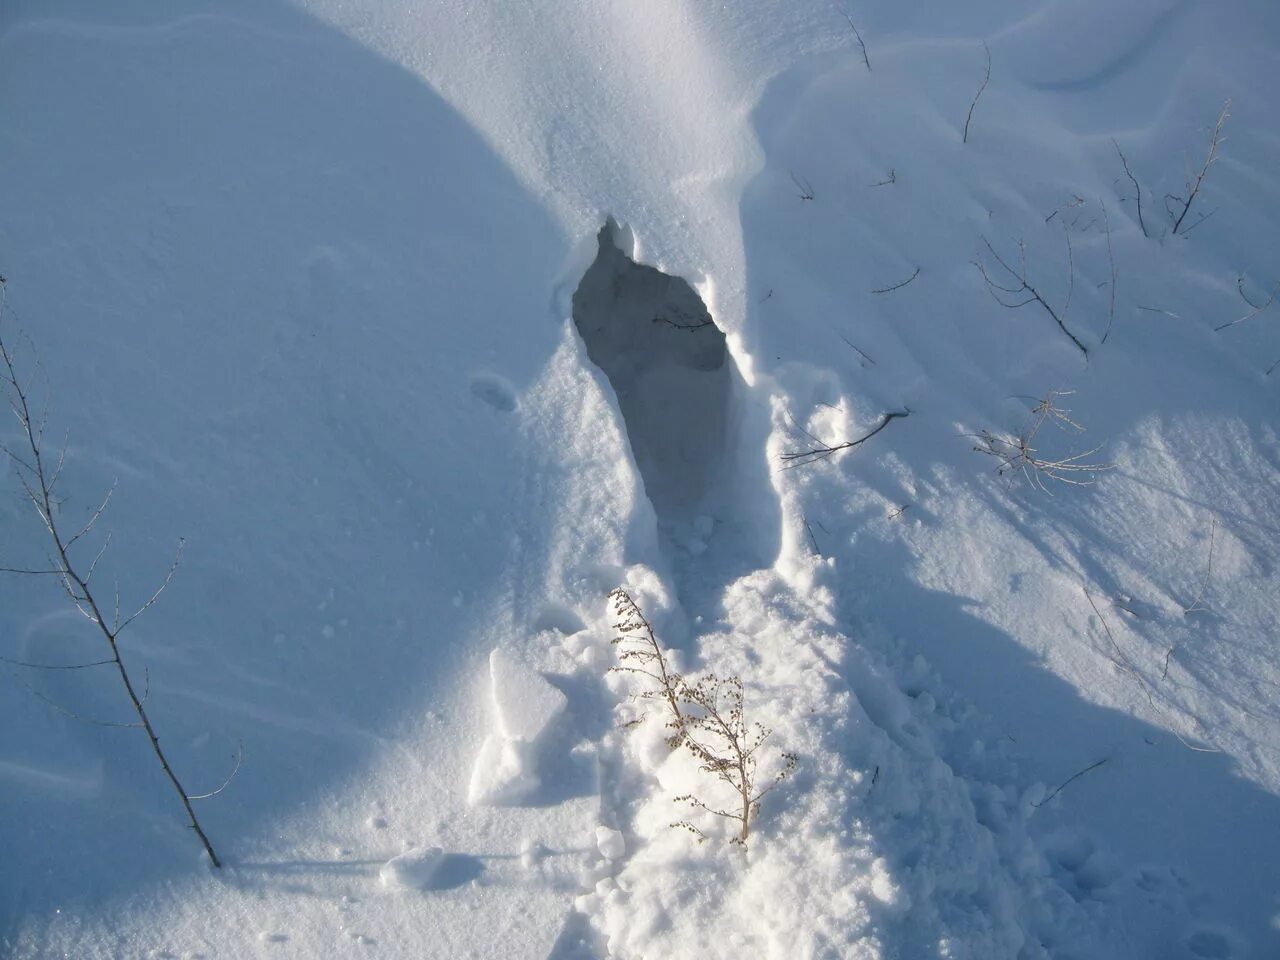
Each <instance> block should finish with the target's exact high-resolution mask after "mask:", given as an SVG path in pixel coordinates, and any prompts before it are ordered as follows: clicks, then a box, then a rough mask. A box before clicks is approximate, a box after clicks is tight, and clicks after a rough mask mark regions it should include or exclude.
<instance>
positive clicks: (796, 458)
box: [782, 410, 911, 467]
mask: <svg viewBox="0 0 1280 960" xmlns="http://www.w3.org/2000/svg"><path fill="white" fill-rule="evenodd" d="M909 416H911V411H910V410H893V411H890V412H889V413H886V414H885V415H884V416H883V417H881V418H880V422H879V423H878V424H876V426H875V427H874V428H873V429H872V431H871V432H870V433H868V434H866V435H865V436H862V437H859V438H858V439H857V440H849V441H846V442H845V443H838V444H836V445H835V446H829V445H827V444H822V446H819V447H815V448H814V449H812V450H805V451H802V452H800V453H784V454H783V455H782V459H783V461H784V462H785V463H787V465H788V466H789V467H803V466H806V465H807V464H810V463H815V462H817V461H818V460H825V459H826V458H827V457H830V456H832V455H833V454H837V453H840V452H841V451H842V450H850V449H852V448H853V447H856V446H858V445H859V444H861V443H866V442H867V441H868V440H870V439H871V438H872V437H874V436H875V435H876V434H877V433H879V432H880V431H881V430H883V429H884V428H885V427H887V426H888V425H889V421H891V420H897V419H899V418H905V417H909ZM818 442H819V443H822V441H818Z"/></svg>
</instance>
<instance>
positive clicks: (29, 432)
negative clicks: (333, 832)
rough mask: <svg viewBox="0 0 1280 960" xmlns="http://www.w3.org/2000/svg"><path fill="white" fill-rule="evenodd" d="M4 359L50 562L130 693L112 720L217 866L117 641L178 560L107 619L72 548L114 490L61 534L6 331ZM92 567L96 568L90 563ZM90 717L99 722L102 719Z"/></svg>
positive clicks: (49, 474) (34, 419)
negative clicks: (134, 736)
mask: <svg viewBox="0 0 1280 960" xmlns="http://www.w3.org/2000/svg"><path fill="white" fill-rule="evenodd" d="M3 306H4V303H3V295H2V294H0V319H2V311H3ZM0 364H2V365H3V377H4V381H5V383H6V384H7V387H8V394H9V403H10V407H11V408H12V410H13V412H14V414H15V416H16V417H17V420H18V425H19V427H20V428H21V432H22V435H23V440H24V442H25V448H26V449H25V451H24V453H25V454H26V456H23V457H12V459H13V461H14V464H15V468H16V470H17V472H18V476H19V479H20V481H21V483H22V486H23V489H24V490H25V491H26V494H27V497H28V499H29V500H30V502H31V505H32V507H33V508H34V509H35V511H36V513H37V515H38V516H39V517H40V521H41V524H42V526H43V527H44V529H45V532H46V533H47V534H48V536H49V540H50V543H51V545H52V547H53V551H52V555H51V565H52V567H53V568H54V569H56V571H57V577H58V580H59V583H60V584H61V586H62V588H63V590H64V592H65V593H66V594H67V596H68V597H69V598H70V599H71V601H72V603H74V604H75V606H76V608H77V609H78V610H79V611H80V612H81V613H82V614H84V616H85V617H86V618H87V619H88V620H89V621H90V622H91V623H92V624H94V626H95V627H96V628H97V630H98V632H99V633H100V634H101V635H102V638H103V640H104V641H105V642H106V644H107V647H108V649H109V650H110V652H111V656H110V657H109V658H108V661H107V662H108V663H110V664H112V665H114V666H115V668H116V672H117V674H118V675H119V677H120V682H121V684H122V686H123V687H124V691H125V693H126V694H127V696H128V698H129V702H130V704H131V705H132V707H133V712H134V714H135V715H136V716H137V718H138V720H137V722H136V723H130V724H113V725H116V726H137V727H141V728H142V729H143V730H144V731H145V732H146V734H147V739H148V740H149V741H150V744H151V749H152V751H153V752H154V753H155V755H156V759H157V760H158V761H159V763H160V766H161V768H162V769H163V770H164V773H165V776H166V777H167V778H168V780H169V782H170V784H171V785H172V786H173V789H174V791H175V792H176V793H177V794H178V796H179V798H180V799H181V801H182V805H183V808H184V809H185V811H186V814H187V818H188V821H189V824H190V826H191V829H192V830H194V831H195V833H196V835H197V836H198V837H199V839H200V842H201V844H202V845H203V847H204V849H205V852H206V853H208V855H209V859H210V861H211V862H212V863H213V865H214V866H215V867H220V866H221V865H222V863H221V861H220V860H219V859H218V855H217V853H215V852H214V849H213V845H212V843H210V841H209V838H208V836H207V835H206V834H205V832H204V829H203V828H202V827H201V825H200V821H199V820H198V819H197V818H196V814H195V810H194V809H193V808H192V806H191V801H190V800H189V798H188V796H187V792H186V790H185V789H183V786H182V783H181V781H180V780H179V779H178V776H177V774H176V773H175V772H174V770H173V767H172V766H171V765H170V763H169V758H168V756H166V754H165V752H164V750H163V749H162V748H161V746H160V738H159V736H158V735H157V733H156V731H155V727H154V726H153V725H152V723H151V718H150V717H149V716H148V715H147V710H146V707H145V706H144V705H143V704H144V702H145V700H146V696H147V690H148V689H149V686H150V684H149V680H148V681H147V683H146V686H144V689H143V692H142V694H141V695H139V693H138V691H137V688H136V687H135V681H134V677H133V675H132V674H131V672H130V670H129V668H128V666H127V665H126V663H125V661H124V658H123V656H122V655H121V652H120V646H119V637H120V633H121V631H123V630H124V629H125V627H127V626H128V625H129V624H130V623H131V622H132V621H133V620H134V619H135V618H136V617H137V616H139V615H140V614H141V613H143V612H144V611H145V610H147V609H149V608H150V607H151V606H152V604H154V603H155V602H156V600H157V599H158V598H159V596H160V594H161V593H162V592H163V590H164V588H165V586H166V585H168V583H169V580H170V579H171V578H172V576H173V572H174V570H175V569H176V567H177V561H176V560H175V561H174V565H173V567H171V568H170V570H169V574H168V576H166V577H165V580H164V582H163V583H162V584H161V586H160V588H159V589H158V590H157V591H156V592H155V593H154V594H153V595H152V597H151V599H150V600H148V601H147V602H146V603H145V604H143V605H142V606H141V607H140V608H139V609H138V611H137V612H136V613H134V614H133V615H132V616H130V617H129V618H128V619H127V620H125V621H124V622H123V623H121V622H120V620H119V615H118V613H117V615H116V617H115V619H113V620H108V619H107V617H106V616H105V615H104V614H103V612H102V609H101V607H100V606H99V603H98V599H97V597H96V595H95V594H94V591H93V588H91V587H90V584H89V576H88V575H87V574H82V573H81V572H80V571H81V569H82V568H81V567H80V566H79V564H78V562H77V561H76V560H75V559H73V557H72V554H71V550H72V547H73V546H74V544H75V542H76V541H77V540H79V539H80V538H81V537H83V536H84V535H85V534H87V533H88V532H89V531H90V530H92V528H93V526H94V525H95V524H96V523H97V522H98V520H99V519H100V518H101V516H102V513H103V511H104V510H105V509H106V505H107V502H108V500H109V499H110V494H109V493H108V495H107V497H106V498H104V500H103V502H102V504H101V505H100V506H99V507H98V508H97V509H96V510H95V511H94V513H93V515H92V516H91V517H90V518H89V521H88V523H86V524H85V526H84V527H83V528H81V530H80V531H79V532H78V533H76V534H75V535H74V536H72V537H70V538H68V537H67V536H66V535H65V534H64V533H63V530H62V527H61V525H60V523H59V520H58V515H57V512H56V510H55V500H54V497H53V489H52V483H53V480H54V478H55V476H56V473H55V472H54V471H55V470H58V469H60V468H61V461H62V458H61V457H59V459H58V462H57V466H55V467H54V468H53V469H52V470H51V469H50V466H49V465H47V464H46V460H45V450H44V445H43V436H44V430H43V427H44V414H43V413H41V414H40V415H39V416H36V415H35V414H34V413H33V411H32V409H31V403H30V398H29V395H28V392H27V390H26V389H25V388H24V387H23V386H22V384H21V381H20V378H19V377H18V372H17V366H16V361H15V358H14V355H13V353H12V352H11V351H10V350H9V348H8V346H7V345H6V343H5V341H4V339H3V336H0ZM96 562H97V561H96V559H95V561H94V563H95V564H96ZM90 569H92V567H91V568H90ZM19 680H21V678H19ZM21 682H23V683H24V685H26V686H27V688H28V689H30V690H31V691H32V692H33V693H35V694H36V696H38V697H40V699H42V700H45V701H46V702H48V703H50V704H52V705H53V706H55V707H56V708H57V709H59V710H61V711H62V712H64V713H67V714H68V715H70V716H73V717H76V718H77V719H85V718H83V717H80V716H79V715H78V714H76V713H74V711H70V710H67V709H66V708H65V707H62V706H61V705H60V704H57V703H54V702H53V701H51V700H49V698H48V697H45V696H44V695H43V694H40V693H39V692H38V691H36V690H35V689H34V688H33V687H31V685H30V684H27V683H26V682H25V681H21ZM90 722H95V723H101V722H102V721H90Z"/></svg>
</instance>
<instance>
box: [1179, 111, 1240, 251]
mask: <svg viewBox="0 0 1280 960" xmlns="http://www.w3.org/2000/svg"><path fill="white" fill-rule="evenodd" d="M1229 116H1231V101H1230V100H1227V102H1226V103H1224V104H1223V105H1222V112H1221V113H1219V114H1218V122H1217V123H1215V124H1214V126H1213V135H1212V136H1211V137H1210V138H1209V150H1208V152H1207V153H1206V155H1205V158H1204V163H1203V164H1202V165H1201V167H1200V172H1199V173H1197V174H1196V176H1195V178H1194V179H1193V180H1189V181H1188V182H1187V188H1186V189H1187V195H1186V197H1175V196H1174V195H1173V194H1166V195H1165V210H1166V211H1168V213H1169V218H1170V219H1171V220H1173V233H1174V235H1175V236H1176V235H1177V233H1178V231H1179V230H1180V229H1181V228H1182V221H1184V220H1185V219H1186V218H1187V214H1188V213H1190V212H1191V205H1192V204H1193V203H1195V200H1196V197H1197V196H1199V195H1200V188H1201V187H1202V186H1204V180H1205V177H1207V176H1208V175H1209V168H1210V167H1212V166H1213V164H1214V161H1216V160H1217V159H1218V148H1219V147H1220V146H1221V145H1222V142H1223V139H1224V138H1223V136H1222V128H1223V127H1224V126H1225V125H1226V122H1227V118H1228V117H1229ZM1171 200H1172V201H1173V203H1174V207H1173V209H1170V208H1169V201H1171ZM1178 204H1181V205H1182V209H1181V210H1179V209H1178V207H1177V205H1178ZM1204 219H1206V218H1201V220H1204ZM1200 222H1201V221H1196V223H1197V224H1198V223H1200ZM1194 225H1195V224H1193V226H1194Z"/></svg>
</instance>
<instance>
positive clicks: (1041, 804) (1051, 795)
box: [1031, 757, 1111, 807]
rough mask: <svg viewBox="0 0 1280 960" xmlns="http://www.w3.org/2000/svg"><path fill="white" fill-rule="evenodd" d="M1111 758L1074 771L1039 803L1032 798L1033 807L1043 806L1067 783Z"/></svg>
mask: <svg viewBox="0 0 1280 960" xmlns="http://www.w3.org/2000/svg"><path fill="white" fill-rule="evenodd" d="M1110 759H1111V758H1110V757H1103V758H1102V759H1101V760H1099V761H1097V762H1096V763H1091V764H1089V765H1088V766H1087V767H1085V768H1084V769H1083V770H1081V771H1079V772H1078V773H1073V774H1072V775H1071V776H1069V777H1067V779H1066V780H1063V781H1062V783H1060V784H1058V787H1057V789H1055V790H1054V791H1053V793H1051V794H1049V795H1048V796H1047V797H1045V798H1044V799H1043V800H1041V801H1040V802H1039V803H1036V802H1035V801H1034V800H1032V801H1031V805H1032V806H1033V807H1043V806H1044V805H1045V804H1046V803H1048V802H1049V801H1050V800H1052V799H1053V798H1054V797H1056V796H1057V795H1058V794H1060V793H1061V792H1062V791H1063V790H1064V789H1065V788H1066V786H1067V784H1069V783H1071V782H1072V781H1074V780H1079V779H1080V778H1081V777H1083V776H1084V775H1085V774H1086V773H1088V772H1089V771H1090V770H1097V769H1098V768H1099V767H1100V766H1102V765H1103V764H1104V763H1106V762H1107V761H1108V760H1110Z"/></svg>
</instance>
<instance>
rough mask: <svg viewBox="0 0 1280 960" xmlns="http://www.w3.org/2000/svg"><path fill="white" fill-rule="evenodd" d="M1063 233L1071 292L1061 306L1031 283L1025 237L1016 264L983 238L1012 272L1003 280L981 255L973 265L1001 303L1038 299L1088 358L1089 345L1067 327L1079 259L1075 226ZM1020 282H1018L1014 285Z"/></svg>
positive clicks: (1014, 304) (1013, 307)
mask: <svg viewBox="0 0 1280 960" xmlns="http://www.w3.org/2000/svg"><path fill="white" fill-rule="evenodd" d="M1063 235H1064V236H1065V237H1066V238H1067V277H1068V279H1067V296H1066V300H1065V301H1064V302H1063V304H1062V307H1061V309H1060V310H1055V309H1054V308H1053V307H1052V306H1050V305H1049V301H1048V300H1046V299H1045V298H1044V296H1043V295H1042V294H1041V293H1040V291H1039V290H1037V289H1036V288H1035V287H1033V286H1032V285H1031V281H1030V280H1028V279H1027V245H1026V243H1025V242H1024V241H1022V240H1019V241H1018V266H1017V267H1016V268H1015V267H1013V266H1012V265H1011V264H1010V263H1009V262H1008V261H1007V260H1005V259H1004V257H1002V256H1000V254H998V253H996V249H995V247H993V246H992V245H991V241H990V240H988V239H987V238H986V237H983V238H982V242H983V244H984V245H985V246H986V248H987V252H989V253H990V254H991V256H992V257H994V258H995V261H996V263H998V264H999V265H1000V267H1001V269H1002V270H1004V272H1005V274H1007V275H1008V279H1006V280H1005V281H1004V282H1003V283H1002V282H1000V281H998V280H996V279H995V278H994V277H992V276H991V273H990V272H989V271H988V270H987V265H986V264H985V263H984V262H983V260H982V258H981V256H979V257H978V258H977V259H975V260H974V261H973V265H974V266H975V267H977V268H978V272H979V273H980V274H982V279H983V282H984V283H986V285H987V292H989V293H990V294H991V297H992V299H994V300H995V301H996V303H998V304H1000V306H1002V307H1005V308H1006V309H1009V310H1017V309H1018V308H1020V307H1025V306H1027V305H1028V304H1031V303H1038V304H1040V306H1041V307H1042V308H1043V309H1044V311H1045V313H1047V314H1049V316H1050V317H1052V318H1053V322H1054V323H1056V324H1057V325H1058V328H1059V329H1060V330H1061V331H1062V332H1063V333H1065V334H1066V335H1067V336H1068V337H1070V338H1071V342H1072V343H1074V344H1075V345H1076V349H1078V350H1079V351H1080V353H1081V354H1083V355H1084V358H1085V359H1086V360H1087V359H1088V358H1089V349H1088V348H1087V347H1086V346H1085V345H1084V344H1083V343H1081V342H1080V338H1079V337H1077V336H1076V335H1075V334H1074V333H1072V332H1071V331H1070V330H1068V329H1067V322H1066V317H1067V311H1068V310H1070V309H1071V296H1072V294H1073V293H1074V292H1075V286H1076V262H1075V252H1074V250H1073V249H1072V246H1071V230H1070V228H1069V227H1068V226H1067V225H1066V224H1063ZM1014 284H1016V286H1015V285H1014Z"/></svg>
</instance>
